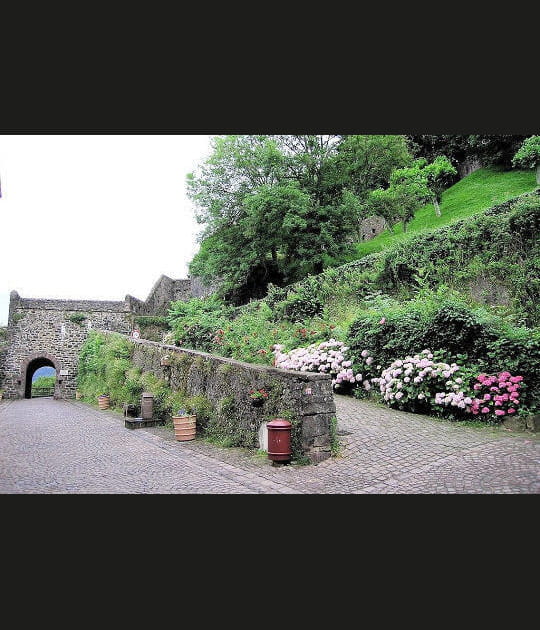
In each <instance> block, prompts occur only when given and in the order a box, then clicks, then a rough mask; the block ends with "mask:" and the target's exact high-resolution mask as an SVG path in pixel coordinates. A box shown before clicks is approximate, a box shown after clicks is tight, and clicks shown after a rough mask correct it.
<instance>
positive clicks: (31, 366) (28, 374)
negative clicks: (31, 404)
mask: <svg viewBox="0 0 540 630" xmlns="http://www.w3.org/2000/svg"><path fill="white" fill-rule="evenodd" d="M45 366H48V367H53V368H54V369H55V370H56V383H55V386H54V398H59V388H60V386H61V385H62V378H61V377H60V376H59V374H60V364H59V363H58V361H57V360H56V359H55V358H54V357H53V356H51V355H50V354H48V353H46V352H38V353H37V354H34V355H32V356H30V357H27V358H26V359H25V360H24V361H23V364H22V366H21V378H20V379H18V380H20V381H21V386H20V391H19V396H20V398H22V397H23V395H24V398H32V376H33V375H34V372H35V371H36V370H39V368H42V367H45Z"/></svg>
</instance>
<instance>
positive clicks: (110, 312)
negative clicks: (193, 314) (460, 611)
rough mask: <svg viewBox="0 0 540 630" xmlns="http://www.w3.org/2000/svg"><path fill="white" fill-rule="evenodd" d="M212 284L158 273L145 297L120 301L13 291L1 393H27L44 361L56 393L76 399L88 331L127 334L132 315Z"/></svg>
mask: <svg viewBox="0 0 540 630" xmlns="http://www.w3.org/2000/svg"><path fill="white" fill-rule="evenodd" d="M207 292H211V289H209V288H207V287H204V286H203V285H202V284H201V283H200V282H198V280H197V279H196V278H191V279H180V280H173V279H172V278H169V277H168V276H164V275H162V276H161V277H160V278H159V280H158V281H157V282H156V284H155V285H154V287H153V289H152V291H151V293H150V295H149V296H148V298H147V299H146V301H145V302H143V301H141V300H139V299H137V298H135V297H133V296H131V295H126V297H125V298H124V300H122V301H109V300H99V301H98V300H54V299H41V298H40V299H34V298H23V297H21V296H20V295H19V294H18V293H17V291H12V292H11V294H10V301H9V318H8V326H7V331H6V342H5V343H4V345H3V347H1V346H0V388H2V389H3V395H4V397H5V398H24V397H30V395H31V387H32V374H33V372H34V371H35V370H36V369H38V367H42V366H44V365H51V366H52V367H54V368H55V370H56V384H55V390H54V397H55V398H75V390H76V388H77V370H78V363H79V352H80V350H81V346H82V344H83V343H84V342H85V340H86V338H87V336H88V331H89V330H91V329H96V328H97V329H103V330H110V331H114V332H119V333H124V334H129V333H130V332H131V331H132V330H133V327H134V323H135V317H137V316H140V315H159V314H163V313H165V312H166V310H167V306H168V304H169V303H170V302H171V300H189V299H190V298H191V297H199V296H200V297H202V296H203V295H206V294H207Z"/></svg>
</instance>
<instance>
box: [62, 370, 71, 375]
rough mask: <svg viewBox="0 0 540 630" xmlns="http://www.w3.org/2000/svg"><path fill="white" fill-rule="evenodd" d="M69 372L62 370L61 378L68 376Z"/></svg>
mask: <svg viewBox="0 0 540 630" xmlns="http://www.w3.org/2000/svg"><path fill="white" fill-rule="evenodd" d="M68 375H69V370H60V376H68Z"/></svg>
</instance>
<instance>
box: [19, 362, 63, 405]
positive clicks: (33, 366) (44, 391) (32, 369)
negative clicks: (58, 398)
mask: <svg viewBox="0 0 540 630" xmlns="http://www.w3.org/2000/svg"><path fill="white" fill-rule="evenodd" d="M43 367H51V368H52V369H53V370H54V378H55V382H54V384H52V386H49V387H42V388H39V389H38V388H36V387H34V388H33V387H32V380H33V376H34V374H35V373H36V372H37V370H39V369H40V368H43ZM51 375H53V374H52V373H51ZM55 384H56V367H55V365H54V363H53V362H52V361H51V360H50V359H46V358H45V357H39V358H37V359H33V360H32V361H30V363H29V364H28V367H27V368H26V384H25V389H24V397H25V398H32V397H37V396H53V395H54V387H55Z"/></svg>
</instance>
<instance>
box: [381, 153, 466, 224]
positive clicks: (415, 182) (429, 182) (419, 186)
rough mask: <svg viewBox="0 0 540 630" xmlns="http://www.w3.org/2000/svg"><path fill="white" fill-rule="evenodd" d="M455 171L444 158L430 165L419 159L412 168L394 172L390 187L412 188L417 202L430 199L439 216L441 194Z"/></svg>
mask: <svg viewBox="0 0 540 630" xmlns="http://www.w3.org/2000/svg"><path fill="white" fill-rule="evenodd" d="M456 173H457V171H456V169H455V168H454V167H453V166H452V164H451V163H450V161H449V160H448V158H447V157H446V156H439V157H437V158H435V160H434V161H433V162H432V163H431V164H427V163H426V160H425V159H423V158H420V159H419V160H415V162H414V163H413V165H412V166H410V167H408V168H402V169H397V170H395V171H394V172H393V173H392V175H391V176H390V182H391V184H392V185H396V184H397V183H401V184H407V185H408V186H413V188H414V191H415V193H416V195H417V196H418V198H419V200H428V199H430V200H431V202H432V203H433V207H434V208H435V214H436V215H437V216H441V209H440V206H439V204H440V202H441V197H442V193H443V192H444V191H445V190H446V189H447V188H448V186H449V185H450V184H451V182H452V180H453V177H454V175H456Z"/></svg>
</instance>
